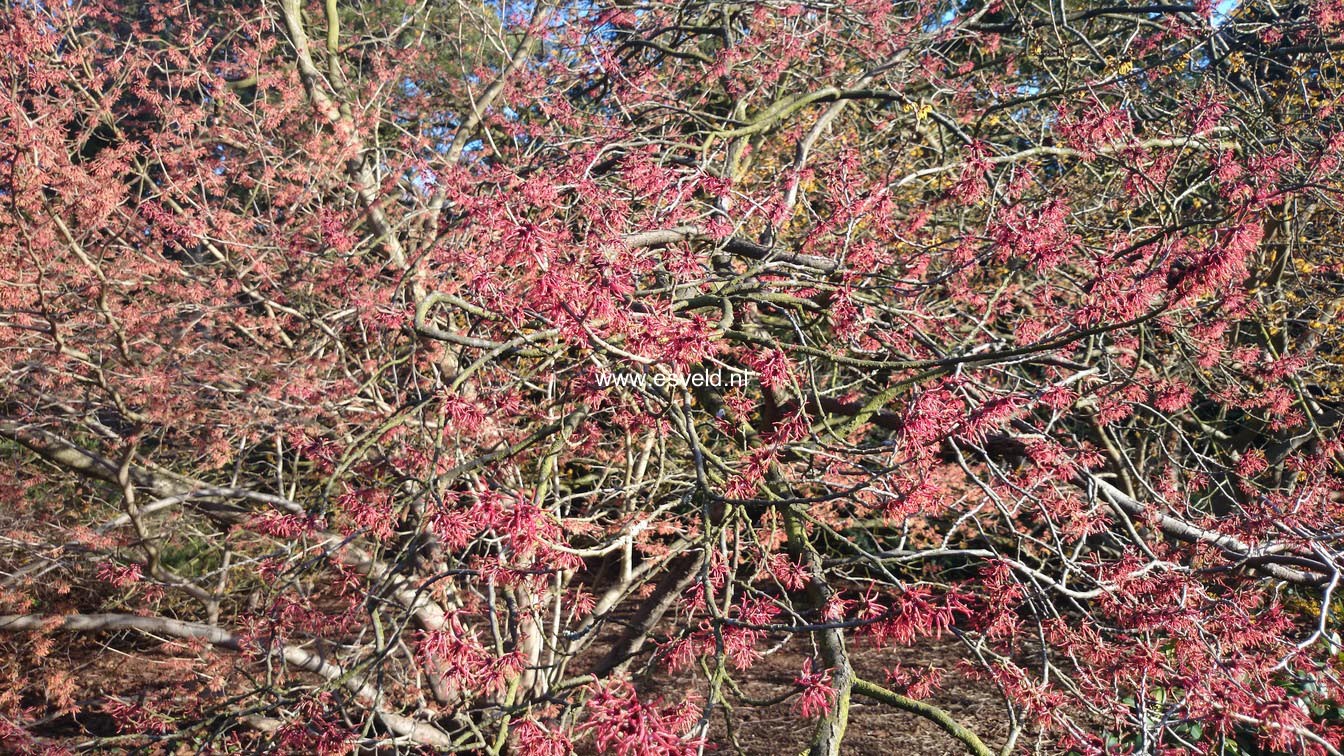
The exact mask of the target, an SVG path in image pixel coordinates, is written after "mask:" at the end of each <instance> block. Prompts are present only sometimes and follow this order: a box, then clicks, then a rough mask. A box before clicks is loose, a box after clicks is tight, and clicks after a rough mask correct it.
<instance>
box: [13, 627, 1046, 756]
mask: <svg viewBox="0 0 1344 756" xmlns="http://www.w3.org/2000/svg"><path fill="white" fill-rule="evenodd" d="M68 640H70V641H75V642H74V643H73V644H72V645H70V646H65V647H64V649H63V651H64V652H65V653H67V654H70V657H71V658H69V661H70V662H73V664H71V665H70V666H71V668H72V669H73V671H74V674H75V677H76V679H77V680H78V681H79V682H80V683H81V686H80V688H81V689H80V690H79V691H78V692H77V693H76V694H75V698H76V699H77V700H79V699H83V702H86V703H93V702H94V701H96V700H97V699H101V698H102V697H103V696H106V695H108V694H113V695H119V696H121V697H124V698H126V699H130V700H135V699H137V698H139V696H140V695H141V694H145V693H151V694H152V692H153V691H156V690H162V689H163V687H164V685H165V683H168V682H169V681H171V682H172V683H179V684H180V683H186V685H185V686H184V687H185V688H186V690H183V689H179V691H180V692H181V693H186V692H187V691H188V690H191V689H193V688H194V689H196V694H197V695H200V694H205V695H207V696H209V695H210V694H209V693H208V692H206V691H204V690H201V689H200V685H199V681H198V680H192V675H191V674H190V673H189V672H187V671H186V670H185V669H183V660H182V658H181V657H180V656H178V655H177V654H175V653H173V652H172V650H170V649H167V648H164V647H163V646H160V645H159V644H157V643H154V642H153V641H149V640H147V639H134V640H132V639H131V638H122V639H120V642H118V643H116V645H117V646H119V647H120V650H121V651H122V652H123V653H106V652H103V653H97V646H96V645H95V641H94V639H93V638H80V639H68ZM806 648H807V646H806V645H805V644H804V643H803V642H802V641H801V639H794V640H793V641H791V642H790V643H789V644H788V645H786V646H785V647H784V648H782V649H780V650H778V651H776V652H775V653H772V654H770V655H768V656H765V657H764V658H762V659H760V660H758V661H757V662H756V664H755V665H754V666H753V667H752V668H751V669H749V670H747V671H746V672H743V673H738V674H737V675H736V676H735V677H736V678H737V679H738V680H739V684H740V685H741V688H742V691H743V693H745V694H746V695H747V696H749V697H751V698H753V699H759V700H765V699H775V698H778V697H780V696H781V695H783V694H785V693H787V692H788V691H790V689H792V687H793V680H794V677H795V675H796V674H797V673H798V670H799V669H800V668H801V667H802V663H803V659H804V651H805V650H806ZM600 651H605V649H590V651H589V652H590V653H592V652H600ZM71 652H73V653H71ZM960 652H961V647H960V646H959V644H957V642H956V641H955V639H952V638H944V639H942V640H941V641H926V642H924V643H922V644H921V645H919V646H916V647H915V648H912V649H901V650H887V651H879V650H875V649H872V648H868V647H862V646H858V647H854V648H851V657H852V661H853V664H854V666H855V669H856V671H857V673H858V674H859V675H860V676H861V677H864V678H865V679H869V680H873V681H876V682H885V674H884V672H883V670H884V669H886V668H891V667H893V666H895V665H896V664H897V663H900V664H902V665H904V666H905V667H907V668H911V667H922V666H927V665H934V666H938V667H942V668H943V669H944V670H946V671H947V674H946V675H945V676H944V678H943V687H942V689H941V690H939V691H938V692H937V693H936V694H934V696H933V697H932V698H931V699H929V701H930V703H933V704H934V705H936V706H938V707H940V708H942V709H943V710H945V711H947V712H948V713H949V714H951V715H952V716H953V717H954V718H955V719H956V720H957V721H959V722H961V723H962V724H963V725H964V726H966V727H967V728H969V729H971V730H972V731H974V732H975V733H977V734H978V735H979V736H980V737H981V739H982V740H984V741H985V743H986V744H987V745H989V746H990V747H991V748H993V749H995V750H998V749H999V748H1000V747H1002V745H1003V741H1004V738H1005V736H1006V735H1007V732H1008V722H1007V718H1006V714H1005V710H1004V707H1003V703H1002V700H1001V698H1000V697H999V694H998V691H997V690H996V689H994V687H993V686H992V685H989V684H984V683H978V682H974V681H970V680H967V679H965V677H963V676H961V675H958V674H956V671H955V665H956V663H957V661H958V660H959V659H960V658H961V657H960ZM184 672H186V674H184ZM193 683H195V685H193ZM641 688H643V690H644V691H645V692H648V693H653V694H655V695H659V696H661V697H662V698H664V700H667V701H677V700H680V699H681V698H682V696H683V695H684V693H685V692H686V691H688V690H696V691H700V692H703V690H704V682H703V680H697V679H695V678H693V677H692V673H691V672H689V671H687V672H683V673H680V674H678V675H675V676H673V675H668V674H666V673H654V674H652V675H651V676H648V677H645V678H643V679H642V681H641ZM730 700H731V701H732V703H733V706H734V712H733V714H732V728H733V732H732V736H731V737H730V736H729V733H728V728H727V721H726V717H725V712H724V711H723V710H722V709H720V710H719V711H718V712H716V715H715V719H714V721H713V724H712V729H711V738H712V740H713V741H714V743H715V748H714V750H713V751H711V752H712V753H718V754H735V755H738V754H740V755H741V756H779V755H782V754H798V753H801V752H803V751H804V750H805V749H806V745H807V742H808V739H809V738H810V736H811V733H812V729H813V725H814V723H813V721H811V720H808V719H805V718H803V717H802V716H801V715H800V714H799V713H798V712H797V698H796V696H795V697H790V698H789V699H787V700H785V701H782V702H779V703H775V704H772V705H770V706H764V707H753V706H750V705H746V704H744V703H743V702H741V701H740V700H737V699H736V698H735V697H734V698H732V699H730ZM29 703H30V705H31V704H36V705H37V706H38V708H41V704H42V702H41V701H40V700H30V701H29ZM90 708H91V709H92V710H89V709H86V710H85V712H83V713H81V714H79V715H76V716H74V717H71V716H53V717H50V718H49V719H47V720H45V721H43V722H41V723H39V725H38V726H37V727H35V728H33V734H34V735H38V736H39V737H42V738H44V739H47V740H48V742H53V741H54V742H58V743H62V744H64V745H67V746H69V745H74V744H76V743H79V742H81V741H87V739H88V738H89V737H90V735H103V736H108V735H113V734H115V732H116V730H115V727H114V725H113V724H112V722H111V721H110V719H109V718H108V717H107V716H106V715H103V714H101V713H98V711H97V707H96V706H94V707H90ZM1022 745H1025V743H1022V742H1019V750H1021V746H1022ZM592 747H593V744H592V742H591V740H588V741H587V742H581V743H580V744H579V748H580V752H581V753H591V752H592ZM3 750H4V748H3V747H0V751H3ZM844 753H845V754H855V756H866V755H868V754H872V755H873V756H888V755H891V756H901V755H904V754H910V755H911V756H941V755H943V754H948V755H952V754H957V755H960V754H965V753H966V749H965V747H964V746H963V745H961V744H960V743H959V742H958V741H956V740H954V739H953V738H952V737H951V736H949V735H947V734H946V733H945V732H944V731H943V730H942V729H941V728H939V727H938V726H937V725H936V724H934V723H933V722H931V721H929V720H927V719H925V718H923V717H920V716H918V715H915V714H911V713H908V712H905V711H901V710H898V709H894V708H892V707H889V706H886V705H884V704H880V703H877V702H874V701H871V700H869V699H866V698H862V697H859V696H855V697H854V699H853V702H852V705H851V709H850V720H849V728H848V731H847V733H846V737H845V747H844Z"/></svg>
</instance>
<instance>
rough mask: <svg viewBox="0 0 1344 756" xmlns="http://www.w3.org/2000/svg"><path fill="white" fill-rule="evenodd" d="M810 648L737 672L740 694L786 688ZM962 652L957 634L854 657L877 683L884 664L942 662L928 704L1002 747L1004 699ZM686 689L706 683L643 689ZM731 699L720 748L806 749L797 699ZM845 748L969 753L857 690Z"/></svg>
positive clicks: (886, 754)
mask: <svg viewBox="0 0 1344 756" xmlns="http://www.w3.org/2000/svg"><path fill="white" fill-rule="evenodd" d="M805 648H806V647H805V646H804V645H803V644H801V643H799V642H797V641H795V642H792V643H790V644H789V645H788V646H786V647H785V648H783V649H781V650H780V651H778V652H776V653H774V654H772V655H770V656H767V657H765V658H763V659H761V660H759V661H758V662H757V663H756V664H755V665H754V666H753V667H752V668H751V669H749V670H748V671H747V672H745V673H742V674H740V675H739V676H738V677H739V678H740V679H741V682H740V683H739V684H740V685H741V687H742V691H743V693H745V694H746V695H748V696H750V697H751V698H753V699H757V700H766V699H774V698H778V697H779V696H780V695H782V694H783V693H785V692H787V691H788V690H789V689H790V688H791V687H792V686H793V680H794V677H795V675H797V673H798V671H799V669H801V667H802V664H803V659H804V658H805V657H804V654H803V653H802V652H803V650H804V649H805ZM961 651H962V648H961V646H960V645H959V644H958V643H957V641H956V640H955V639H954V638H943V639H942V640H931V641H926V642H924V643H922V644H921V645H919V646H916V647H915V648H912V649H900V650H885V651H884V650H877V649H873V648H871V647H855V648H851V660H852V663H853V665H854V668H855V671H856V673H857V674H858V675H859V676H860V677H862V678H864V679H867V680H871V681H874V682H877V683H879V684H885V681H886V675H885V673H884V671H883V670H884V669H889V668H892V667H894V666H896V664H898V663H899V664H901V665H903V666H904V667H906V668H919V667H922V666H928V665H933V666H937V667H942V668H943V669H944V670H945V671H946V674H945V675H944V677H943V687H942V689H941V690H939V691H938V692H937V693H936V694H934V695H933V696H932V697H931V698H929V699H928V701H929V703H932V704H934V705H935V706H938V707H939V708H941V709H943V710H944V711H946V712H948V713H949V714H950V715H951V716H952V717H953V718H954V719H956V720H957V721H958V722H960V723H961V724H962V725H964V726H965V727H967V728H968V729H970V730H971V731H973V732H975V733H976V734H977V735H979V736H980V739H981V740H983V741H984V742H985V744H986V745H988V746H989V747H990V748H992V749H994V750H996V751H997V750H998V749H999V748H1001V747H1002V746H1003V743H1004V739H1005V738H1006V737H1007V735H1008V729H1009V724H1008V717H1007V712H1006V710H1005V708H1004V705H1003V699H1002V697H1001V696H1000V695H999V692H998V690H997V689H996V688H995V687H994V686H993V685H992V684H990V683H981V682H977V681H973V680H968V679H966V678H965V677H964V676H963V675H959V674H957V671H956V669H955V665H956V663H957V661H958V660H959V659H960V658H961V656H960V652H961ZM688 688H691V689H698V690H703V688H704V683H703V681H696V680H693V679H692V678H691V673H689V672H687V673H683V674H681V675H678V676H676V677H669V676H667V675H657V676H655V677H654V679H653V680H650V681H649V682H648V684H647V685H646V690H649V691H651V692H655V693H659V694H661V695H662V696H664V697H665V698H666V699H669V700H676V699H679V698H680V697H681V695H682V693H683V692H684V691H685V690H687V689H688ZM730 701H732V699H730ZM733 705H734V707H735V709H736V710H735V712H734V714H733V730H734V733H733V734H734V735H735V737H734V738H732V739H731V740H730V738H728V737H727V727H726V722H725V717H724V715H723V713H722V712H720V713H719V714H717V715H716V717H715V721H714V723H713V727H712V730H711V736H712V738H713V739H714V741H716V743H717V744H718V748H717V750H716V752H717V753H722V754H742V755H743V756H780V755H782V754H799V753H802V752H804V751H805V750H806V747H807V743H808V741H809V739H810V737H811V734H812V730H813V726H814V721H813V720H808V719H804V718H803V717H802V716H801V715H800V714H799V713H798V711H797V697H792V698H790V699H788V700H786V701H783V702H781V703H776V704H773V705H771V706H768V707H761V708H755V707H751V706H746V705H743V704H741V703H738V702H736V701H733ZM733 741H735V742H733ZM1023 745H1025V743H1024V742H1022V741H1019V743H1018V746H1019V750H1020V749H1021V746H1023ZM843 750H844V753H845V754H854V755H855V756H869V755H871V756H902V755H904V754H909V755H910V756H943V755H944V754H947V755H949V756H951V755H953V754H955V755H957V756H962V755H963V754H965V753H967V751H966V747H965V746H964V745H962V744H961V743H960V742H959V741H957V740H955V739H953V738H952V737H951V736H950V735H948V734H947V733H946V732H945V731H944V730H943V729H942V728H940V727H939V726H938V725H937V724H935V723H933V722H932V721H930V720H928V719H925V718H924V717H921V716H918V715H916V714H912V713H909V712H905V711H902V710H899V709H895V708H892V707H890V706H887V705H885V704H881V703H878V702H876V701H872V700H871V699H867V698H863V697H861V696H855V697H854V698H853V701H852V704H851V706H850V718H849V727H848V730H847V731H846V735H845V741H844V749H843Z"/></svg>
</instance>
